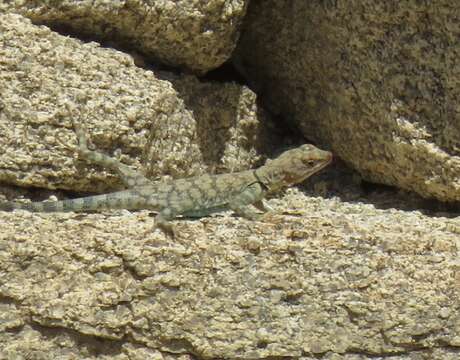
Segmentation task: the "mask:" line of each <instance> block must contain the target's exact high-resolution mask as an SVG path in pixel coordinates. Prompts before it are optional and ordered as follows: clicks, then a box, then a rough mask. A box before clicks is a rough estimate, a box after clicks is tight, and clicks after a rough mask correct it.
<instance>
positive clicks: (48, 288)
mask: <svg viewBox="0 0 460 360" xmlns="http://www.w3.org/2000/svg"><path fill="white" fill-rule="evenodd" d="M368 200H369V199H368ZM269 203H270V205H271V206H272V207H274V208H275V213H274V214H272V215H271V216H270V217H269V218H268V219H266V220H265V221H263V222H257V221H256V222H254V221H248V220H244V219H241V218H234V217H230V216H218V217H211V218H203V219H201V220H199V221H190V220H178V221H175V222H174V223H175V226H176V230H177V234H178V235H177V238H176V239H174V240H172V239H169V238H167V237H165V236H164V235H163V233H161V232H159V231H152V230H151V228H152V225H153V219H152V218H151V217H150V216H149V214H148V212H147V211H140V212H136V213H132V214H131V213H128V212H125V211H119V212H104V213H102V214H84V215H82V214H31V213H27V212H24V211H17V212H14V213H4V212H2V213H1V216H0V222H1V223H0V227H1V229H2V231H1V233H0V274H1V281H0V298H1V299H3V301H2V304H1V305H0V307H1V309H2V311H0V314H2V315H1V316H2V318H1V321H0V324H1V330H2V331H0V334H1V335H0V349H1V350H0V358H15V357H14V356H13V355H18V354H30V356H32V358H37V359H39V358H41V357H39V356H38V355H35V354H37V353H39V351H46V352H48V354H52V355H53V356H54V357H53V356H51V355H48V358H56V357H57V355H59V354H62V353H67V354H72V355H73V356H74V358H77V359H80V358H89V359H92V358H96V355H97V354H101V353H102V354H110V355H111V356H114V357H113V358H115V359H125V358H128V357H127V356H128V354H130V353H137V354H144V356H147V355H145V354H150V355H149V356H152V357H146V358H149V359H150V358H155V357H153V356H158V354H157V355H154V354H155V351H161V352H166V353H174V354H183V355H187V354H194V355H195V356H196V357H197V358H221V359H235V358H241V359H263V358H270V357H272V358H279V357H289V358H302V359H315V358H318V357H324V358H326V359H370V358H372V359H375V358H377V359H379V358H382V359H383V358H388V357H392V356H393V357H394V358H395V359H414V360H416V359H422V358H429V356H435V355H436V357H434V358H437V359H452V360H453V359H455V358H456V356H457V355H458V350H457V348H458V347H459V346H460V343H459V339H460V327H459V324H460V317H459V316H460V315H459V313H458V311H457V309H458V307H459V305H460V302H459V293H460V281H459V279H460V277H459V274H460V272H459V271H460V263H459V261H458V256H459V254H458V249H459V246H460V243H459V233H460V221H459V220H458V218H457V219H448V218H445V217H442V216H439V215H438V216H434V215H435V214H431V215H423V214H422V213H421V212H419V211H402V210H396V209H386V210H385V209H378V208H376V206H375V205H371V204H365V203H362V202H361V203H359V202H355V203H349V202H343V201H341V200H339V199H338V198H330V199H324V198H320V197H315V196H312V195H306V194H305V193H302V192H301V191H299V190H290V191H288V193H287V196H285V197H283V198H282V199H273V200H271V201H270V202H269ZM375 203H376V202H375V201H374V204H375ZM42 342H43V345H42ZM96 344H97V346H96ZM133 347H134V349H133ZM358 354H361V355H359V356H358ZM398 354H399V355H398ZM433 354H435V355H433ZM2 356H3V357H2ZM34 356H35V357H34ZM69 356H70V355H69ZM115 356H117V357H115ZM123 356H125V357H123ZM139 356H140V355H139ZM398 356H401V357H398ZM43 358H44V357H43Z"/></svg>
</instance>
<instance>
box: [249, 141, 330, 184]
mask: <svg viewBox="0 0 460 360" xmlns="http://www.w3.org/2000/svg"><path fill="white" fill-rule="evenodd" d="M331 161H332V153H330V152H329V151H325V150H321V149H318V148H317V147H316V146H313V145H310V144H305V145H302V146H299V147H297V148H295V149H291V150H288V151H285V152H284V153H282V154H281V155H280V156H278V157H277V158H276V159H273V160H269V161H267V163H266V164H265V165H264V166H262V167H261V168H259V169H258V170H257V171H256V176H257V178H258V179H259V180H260V181H261V182H262V183H263V184H264V185H265V186H266V187H267V188H268V190H269V191H276V190H278V189H280V188H283V187H287V186H290V185H293V184H297V183H301V182H302V181H304V180H305V179H306V178H308V177H309V176H311V175H313V174H314V173H316V172H318V171H319V170H321V169H323V168H324V167H325V166H327V165H328V164H329V163H330V162H331Z"/></svg>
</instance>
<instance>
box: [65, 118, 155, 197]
mask: <svg viewBox="0 0 460 360" xmlns="http://www.w3.org/2000/svg"><path fill="white" fill-rule="evenodd" d="M72 122H73V127H74V129H75V132H76V134H77V139H78V148H77V151H78V156H79V157H80V158H81V159H83V160H86V161H87V162H89V163H92V164H96V165H100V166H102V167H104V168H107V169H110V170H113V171H115V172H116V173H117V174H118V175H119V176H120V179H121V180H122V181H123V183H124V184H125V186H127V187H128V188H133V187H140V186H145V185H152V182H151V181H150V180H149V179H147V178H146V177H145V176H144V175H142V174H141V173H139V172H137V171H134V170H133V169H131V168H130V167H129V166H127V165H125V164H123V163H121V162H120V161H118V160H117V159H114V158H112V157H110V156H108V155H105V154H103V153H101V152H98V151H94V150H90V149H88V140H87V138H86V134H85V132H84V131H83V129H82V128H81V126H80V125H79V124H77V123H76V122H75V121H74V120H73V121H72Z"/></svg>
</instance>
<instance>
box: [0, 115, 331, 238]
mask: <svg viewBox="0 0 460 360" xmlns="http://www.w3.org/2000/svg"><path fill="white" fill-rule="evenodd" d="M73 125H74V129H75V132H76V135H77V141H78V146H77V154H78V157H79V158H81V159H83V160H85V161H86V162H88V163H90V164H95V165H99V166H102V167H104V168H107V169H110V170H112V171H114V172H115V173H117V174H118V176H120V179H121V180H122V182H123V183H124V185H125V186H126V187H127V189H126V190H121V191H117V192H113V193H109V194H100V195H93V196H87V197H81V198H76V199H68V200H60V201H44V202H30V203H18V202H10V201H5V202H0V210H2V211H13V210H16V209H22V210H27V211H31V212H69V211H75V212H85V211H98V210H107V209H126V210H140V209H149V210H153V211H155V212H157V215H156V216H155V219H154V220H155V225H154V228H156V227H158V228H160V229H161V230H163V231H164V232H165V233H167V234H172V235H174V231H173V228H172V225H171V223H170V221H171V220H173V219H174V218H176V217H178V216H181V215H182V216H185V217H203V216H207V215H210V214H212V213H216V212H221V211H225V210H232V211H233V212H235V213H236V214H237V215H239V216H242V217H244V218H247V219H250V220H258V219H260V217H261V216H262V214H260V213H258V212H256V211H254V209H253V208H251V205H252V206H254V207H255V208H256V209H258V210H260V211H261V212H262V213H265V212H267V211H268V210H271V209H269V208H268V207H267V206H266V205H265V204H264V203H263V198H265V196H266V195H267V194H269V193H274V192H277V191H279V190H281V189H282V188H286V187H289V186H291V185H294V184H298V183H301V182H302V181H304V180H305V179H306V178H308V177H309V176H311V175H313V174H315V173H317V172H318V171H320V170H321V169H323V168H324V167H325V166H327V165H328V164H329V163H330V162H331V161H332V153H330V152H329V151H325V150H321V149H319V148H317V147H316V146H314V145H311V144H304V145H301V146H299V147H296V148H293V149H290V150H287V151H285V152H283V153H282V154H281V155H279V156H278V157H277V158H275V159H273V160H268V161H267V162H266V163H265V165H262V166H261V167H259V168H257V169H252V170H245V171H240V172H231V173H227V174H217V175H211V174H205V175H201V176H194V177H189V178H183V179H176V180H167V181H160V182H152V181H151V180H149V179H148V178H146V177H145V176H144V175H142V174H141V173H139V172H137V171H135V170H133V169H131V168H130V167H129V166H128V165H125V164H123V163H121V162H120V161H118V160H117V159H115V158H112V157H110V156H108V155H105V154H103V153H101V152H98V151H94V150H90V149H89V148H88V145H87V144H88V140H87V137H86V134H85V132H84V131H83V130H82V128H81V127H80V126H79V125H78V124H76V123H75V122H74V124H73Z"/></svg>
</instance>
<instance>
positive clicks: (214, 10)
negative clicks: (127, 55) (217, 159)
mask: <svg viewBox="0 0 460 360" xmlns="http://www.w3.org/2000/svg"><path fill="white" fill-rule="evenodd" d="M247 4H248V0H234V1H228V0H212V1H205V2H200V1H189V0H181V1H146V0H135V1H131V0H130V1H128V0H120V1H104V0H92V1H76V0H64V1H49V0H48V1H42V0H40V1H35V0H26V1H22V0H14V1H7V2H2V3H1V4H0V13H1V12H2V11H3V12H7V11H8V12H17V13H20V14H22V15H24V16H27V17H28V18H30V19H31V20H32V21H33V22H34V23H36V24H43V25H48V26H50V27H51V28H53V29H54V28H56V29H59V30H60V32H67V33H72V34H73V35H75V36H76V37H79V38H90V39H93V40H94V39H95V38H99V39H100V40H101V41H106V42H109V43H111V44H116V45H118V46H123V47H126V48H129V49H132V50H134V51H137V52H139V53H142V54H144V55H145V56H147V57H148V58H153V59H156V60H157V62H158V61H161V62H162V63H163V64H164V65H169V66H173V67H183V68H184V69H188V70H189V71H194V72H196V73H204V72H207V71H209V70H212V69H214V68H216V67H218V66H220V65H221V64H222V63H223V62H225V61H226V60H228V58H229V57H230V55H231V52H232V51H233V49H234V47H235V45H236V40H237V39H238V36H239V30H240V25H241V22H242V19H243V17H244V15H245V13H246V8H247Z"/></svg>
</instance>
